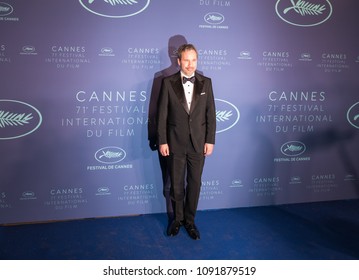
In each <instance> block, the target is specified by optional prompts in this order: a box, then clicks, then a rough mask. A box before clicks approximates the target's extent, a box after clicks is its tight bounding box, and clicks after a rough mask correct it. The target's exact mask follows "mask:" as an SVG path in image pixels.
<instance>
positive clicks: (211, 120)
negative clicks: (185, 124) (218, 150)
mask: <svg viewBox="0 0 359 280" xmlns="http://www.w3.org/2000/svg"><path fill="white" fill-rule="evenodd" d="M208 93H209V98H208V99H207V108H206V125H207V128H206V139H205V142H206V143H208V144H215V136H216V106H215V101H214V94H213V88H212V81H211V79H210V78H208Z"/></svg>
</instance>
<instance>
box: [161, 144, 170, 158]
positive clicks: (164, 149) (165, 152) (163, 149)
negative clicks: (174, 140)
mask: <svg viewBox="0 0 359 280" xmlns="http://www.w3.org/2000/svg"><path fill="white" fill-rule="evenodd" d="M160 154H161V155H162V156H164V157H167V156H169V155H170V148H169V146H168V144H162V145H160Z"/></svg>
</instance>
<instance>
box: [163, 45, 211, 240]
mask: <svg viewBox="0 0 359 280" xmlns="http://www.w3.org/2000/svg"><path fill="white" fill-rule="evenodd" d="M197 59H198V52H197V50H196V48H195V47H194V46H193V45H192V44H184V45H182V46H181V47H179V49H178V59H177V62H178V65H179V67H180V71H178V72H177V73H175V74H173V75H171V76H169V77H166V78H164V79H163V81H162V86H161V92H160V96H159V100H158V115H157V116H158V119H157V122H158V123H157V124H158V127H157V137H158V144H159V152H160V153H161V155H162V156H165V157H167V158H168V161H169V169H170V178H171V200H172V203H173V211H174V220H173V221H172V222H171V223H170V225H169V227H168V229H167V234H168V235H169V236H175V235H177V234H178V232H179V230H180V227H181V226H182V225H184V227H185V228H186V230H187V232H188V234H189V236H190V237H191V238H193V239H196V240H197V239H200V233H199V230H198V228H197V226H196V225H195V215H196V211H197V205H198V200H199V195H200V190H201V177H202V172H203V167H204V162H205V157H206V156H209V155H211V154H212V152H213V148H214V144H215V134H216V110H215V102H214V96H213V89H212V81H211V79H210V78H208V77H205V76H203V75H201V74H199V73H198V72H196V69H197Z"/></svg>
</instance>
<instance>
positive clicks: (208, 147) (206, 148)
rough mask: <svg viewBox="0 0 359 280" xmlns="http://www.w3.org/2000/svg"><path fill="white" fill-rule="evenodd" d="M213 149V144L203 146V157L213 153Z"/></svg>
mask: <svg viewBox="0 0 359 280" xmlns="http://www.w3.org/2000/svg"><path fill="white" fill-rule="evenodd" d="M213 149H214V145H213V144H208V143H205V144H204V155H205V156H210V155H211V154H212V152H213Z"/></svg>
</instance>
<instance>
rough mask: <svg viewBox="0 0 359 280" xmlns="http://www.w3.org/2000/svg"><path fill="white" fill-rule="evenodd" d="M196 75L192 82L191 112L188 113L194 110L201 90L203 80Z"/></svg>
mask: <svg viewBox="0 0 359 280" xmlns="http://www.w3.org/2000/svg"><path fill="white" fill-rule="evenodd" d="M195 75H196V80H195V82H194V88H193V96H192V103H191V111H190V113H192V112H193V110H194V108H195V107H196V105H197V101H198V98H199V96H200V95H201V92H202V89H203V80H202V79H201V77H200V76H199V75H197V74H195Z"/></svg>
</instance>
